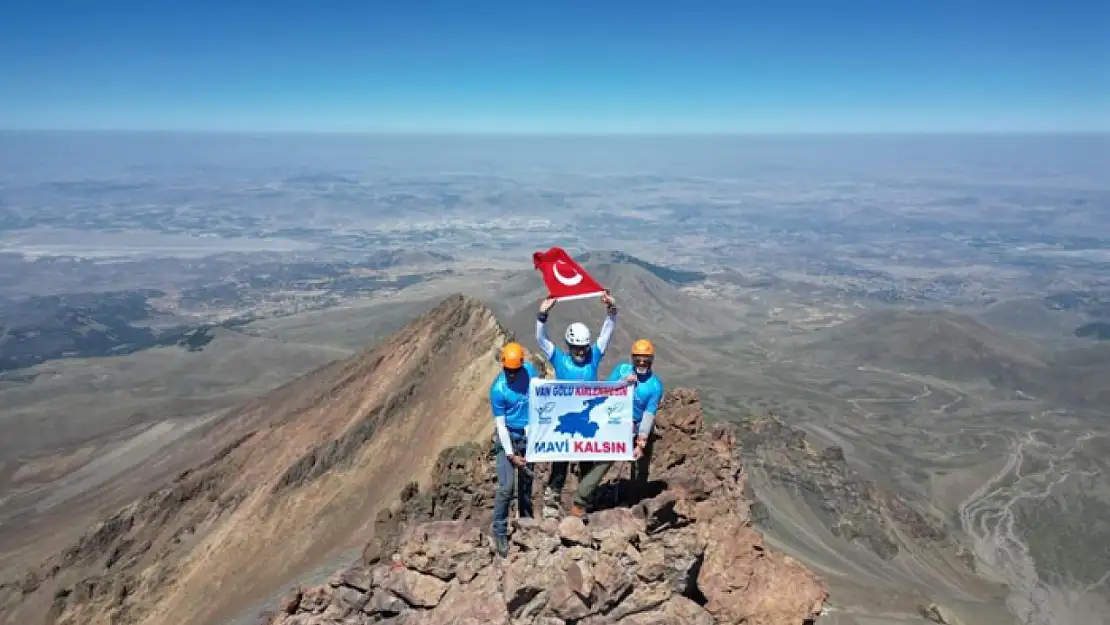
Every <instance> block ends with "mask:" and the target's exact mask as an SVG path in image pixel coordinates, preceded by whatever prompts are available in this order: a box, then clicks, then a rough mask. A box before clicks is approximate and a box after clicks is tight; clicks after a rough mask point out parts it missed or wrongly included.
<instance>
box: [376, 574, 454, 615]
mask: <svg viewBox="0 0 1110 625" xmlns="http://www.w3.org/2000/svg"><path fill="white" fill-rule="evenodd" d="M376 581H377V580H376ZM378 583H379V585H380V587H381V588H384V589H386V590H388V591H389V592H391V593H393V594H395V595H397V596H398V597H400V598H402V599H404V600H405V603H408V604H409V605H412V606H415V607H419V608H434V607H435V606H437V605H439V600H440V599H442V598H443V595H444V593H446V592H447V582H444V581H443V580H441V579H439V578H437V577H433V576H431V575H425V574H423V573H420V572H419V571H414V570H412V569H407V568H404V567H392V566H391V567H389V569H388V571H387V572H385V574H384V575H382V576H381V578H380V581H379V582H378Z"/></svg>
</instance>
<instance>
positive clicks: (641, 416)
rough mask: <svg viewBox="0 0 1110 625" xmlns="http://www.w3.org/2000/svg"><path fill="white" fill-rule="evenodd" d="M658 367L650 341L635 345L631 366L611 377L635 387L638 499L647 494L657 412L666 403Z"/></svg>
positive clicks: (634, 477) (634, 480)
mask: <svg viewBox="0 0 1110 625" xmlns="http://www.w3.org/2000/svg"><path fill="white" fill-rule="evenodd" d="M654 363H655V346H654V345H652V344H651V341H649V340H647V339H640V340H638V341H636V342H635V343H633V344H632V358H631V359H630V362H628V361H626V362H622V363H620V364H618V365H617V366H616V367H614V368H613V372H612V373H610V374H609V381H610V382H617V381H620V380H624V381H625V382H626V383H627V384H630V385H635V386H636V389H635V390H634V391H633V393H632V422H633V424H634V425H633V428H634V432H635V435H636V448H635V450H634V451H633V454H634V457H635V460H634V461H633V462H632V467H631V473H632V475H631V478H632V479H631V482H632V491H633V493H634V494H635V495H636V496H640V495H642V494H643V490H644V488H645V487H646V486H647V481H648V469H649V468H650V466H651V449H652V443H653V442H654V441H655V438H656V437H655V436H654V435H653V434H652V431H651V427H652V425H653V424H654V423H655V411H656V410H658V409H659V402H660V401H661V400H662V399H663V380H661V379H659V376H658V375H656V374H655V372H654V371H653V370H652V365H653V364H654Z"/></svg>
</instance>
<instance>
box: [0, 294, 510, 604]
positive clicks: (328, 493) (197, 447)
mask: <svg viewBox="0 0 1110 625" xmlns="http://www.w3.org/2000/svg"><path fill="white" fill-rule="evenodd" d="M504 340H505V332H504V329H503V328H502V327H501V326H500V324H499V323H498V322H497V321H496V319H495V318H494V316H493V314H492V312H491V311H490V310H489V309H488V308H486V307H485V306H484V305H483V304H482V303H480V302H479V301H478V300H475V299H472V298H466V297H463V296H452V297H450V298H448V299H446V300H444V301H443V302H442V303H441V304H440V305H439V306H437V307H435V308H434V309H432V310H431V311H429V312H427V313H425V314H424V315H423V316H421V317H420V318H418V319H416V320H415V321H413V322H412V323H410V324H409V325H407V326H406V327H404V328H403V329H401V330H400V331H398V332H397V333H395V334H394V335H392V336H390V337H389V338H387V339H385V340H384V341H382V342H381V343H380V344H379V345H377V346H376V347H375V348H374V349H372V350H370V351H369V352H367V353H364V354H361V355H359V356H357V357H354V358H351V359H348V360H343V361H339V362H336V363H333V364H331V365H328V366H326V367H323V368H321V369H320V370H318V371H316V372H314V373H312V374H309V375H307V376H304V377H302V378H300V379H298V380H296V381H294V382H292V383H290V384H287V385H285V386H284V387H282V388H280V389H278V390H277V391H275V392H273V393H271V394H269V395H267V396H266V397H263V398H261V399H259V400H256V401H253V402H251V403H250V404H248V405H246V406H244V407H243V408H242V409H239V410H238V411H236V412H235V413H234V414H232V415H229V416H228V417H227V418H224V419H222V420H220V421H219V422H218V423H217V424H215V425H214V426H212V427H209V428H207V429H206V430H204V431H202V432H200V433H199V434H197V435H195V436H193V437H192V438H190V439H188V440H186V441H184V442H183V443H182V444H181V445H179V446H177V448H176V449H175V451H174V452H173V454H172V456H174V457H170V456H167V457H166V458H163V459H161V460H160V462H163V463H167V464H173V463H175V462H179V461H180V457H186V458H193V459H196V460H200V459H203V458H205V457H209V456H210V458H209V459H208V460H207V461H205V462H203V463H202V464H199V465H197V466H194V468H192V469H191V470H189V471H185V472H183V473H181V474H180V475H179V476H178V477H177V478H176V479H175V480H174V481H173V483H172V484H170V485H168V486H166V487H164V488H161V489H159V490H157V491H155V492H153V493H151V494H150V495H148V496H147V497H145V498H143V499H141V500H138V501H135V502H133V503H132V504H131V505H129V506H126V507H125V508H123V509H122V510H120V511H119V512H118V513H117V514H115V515H114V516H112V517H111V518H109V519H106V520H105V521H104V522H103V523H101V524H98V525H97V526H96V527H93V528H90V530H89V531H88V532H87V533H86V534H85V536H84V537H83V538H82V539H81V540H80V541H79V542H77V543H76V544H74V545H72V546H71V547H70V548H68V549H66V550H64V551H63V552H61V553H59V554H57V555H56V556H54V557H52V558H50V559H49V560H48V561H46V562H44V563H43V564H42V566H41V567H39V568H38V569H37V570H35V571H31V572H29V573H28V575H27V577H26V578H24V579H23V580H22V581H21V582H20V583H18V584H14V585H13V584H7V585H5V586H4V587H3V588H2V589H0V614H2V615H3V620H4V622H5V623H13V624H16V623H18V624H20V625H32V624H38V623H43V622H44V617H46V618H45V622H48V623H69V624H73V625H77V624H80V625H99V624H108V623H113V624H132V623H134V624H143V625H164V624H169V623H173V624H174V625H192V624H208V623H215V622H220V621H221V619H223V618H226V617H227V616H228V615H231V614H234V613H235V612H236V610H237V609H239V608H241V607H242V606H243V605H246V604H250V603H251V602H252V601H256V600H258V599H259V598H261V597H262V596H265V594H266V593H267V592H269V591H271V590H272V589H273V588H274V587H275V586H280V585H281V584H282V583H284V582H285V581H286V580H288V579H289V578H290V577H291V576H292V575H295V574H297V573H299V572H302V571H304V570H306V569H310V568H312V567H314V566H318V565H319V564H320V563H321V562H323V561H325V560H326V559H327V558H328V557H334V554H336V553H338V552H341V551H343V550H346V549H351V548H354V547H357V546H359V545H361V544H363V543H364V542H365V541H366V538H367V536H368V535H369V532H370V531H371V530H372V528H373V519H374V518H375V515H376V513H377V512H378V510H379V509H380V508H381V507H382V506H384V505H388V503H389V502H391V501H393V500H394V499H395V498H396V497H397V496H398V494H399V493H400V492H401V489H402V488H403V487H404V486H405V484H407V483H409V482H411V481H416V482H423V481H424V480H426V479H427V478H428V476H429V475H430V474H431V471H432V469H433V467H434V464H435V460H436V458H437V456H438V454H439V452H440V451H441V450H442V449H444V448H446V447H447V446H449V445H453V444H458V443H460V442H465V441H475V440H480V439H483V438H485V437H488V436H489V433H490V421H489V414H488V405H487V403H488V402H487V401H486V394H485V389H486V387H487V385H488V384H489V381H490V380H491V379H492V377H493V376H494V375H496V373H497V371H498V364H497V360H496V353H497V350H498V348H499V347H500V346H501V345H502V344H503V343H504ZM214 450H219V451H218V452H217V453H216V454H215V455H214V456H212V453H213V451H214ZM158 470H159V468H158V467H157V466H151V467H148V468H147V471H149V473H150V474H151V475H156V474H157V473H158ZM231 588H234V591H231V590H230V589H231ZM48 610H49V615H47V611H48Z"/></svg>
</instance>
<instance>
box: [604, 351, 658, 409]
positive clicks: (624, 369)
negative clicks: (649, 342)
mask: <svg viewBox="0 0 1110 625" xmlns="http://www.w3.org/2000/svg"><path fill="white" fill-rule="evenodd" d="M629 373H636V369H634V368H633V367H632V364H631V363H628V362H622V363H620V364H619V365H617V366H616V367H614V368H613V372H612V373H610V374H609V381H610V382H616V381H617V380H620V379H622V378H625V377H628V374H629ZM636 378H637V380H638V384H636V390H635V391H634V392H633V394H632V420H633V421H635V422H636V423H639V422H640V421H642V420H643V418H644V413H645V412H650V413H653V414H654V413H655V411H657V410H658V409H659V400H661V399H663V381H662V380H660V379H659V376H657V375H655V372H654V371H649V372H648V374H647V377H643V376H640V375H639V374H637V375H636Z"/></svg>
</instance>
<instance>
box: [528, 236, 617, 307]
mask: <svg viewBox="0 0 1110 625" xmlns="http://www.w3.org/2000/svg"><path fill="white" fill-rule="evenodd" d="M532 264H533V265H535V267H536V269H538V270H539V271H540V273H541V274H543V283H544V284H545V285H547V292H548V293H549V294H550V296H551V297H553V298H555V299H556V300H558V301H563V300H571V299H582V298H584V297H593V296H595V295H601V294H602V293H604V292H605V288H604V287H602V286H601V285H600V284H598V283H597V281H596V280H594V279H593V278H591V277H590V274H588V273H586V270H585V269H583V268H582V267H581V266H580V265H579V264H578V263H576V262H574V259H573V258H571V257H570V254H567V253H566V251H564V250H563V249H562V248H560V247H553V248H551V249H549V250H547V251H546V252H536V253H535V254H532Z"/></svg>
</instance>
